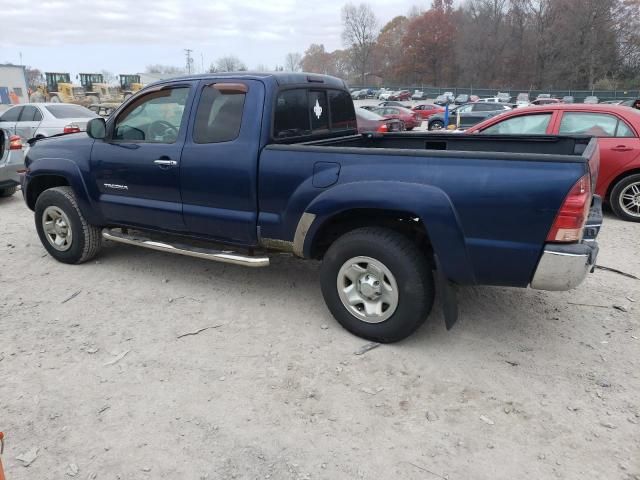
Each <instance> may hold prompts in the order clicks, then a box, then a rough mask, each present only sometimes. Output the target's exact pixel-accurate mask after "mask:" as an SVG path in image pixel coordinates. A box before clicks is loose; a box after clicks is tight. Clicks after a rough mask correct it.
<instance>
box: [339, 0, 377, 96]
mask: <svg viewBox="0 0 640 480" xmlns="http://www.w3.org/2000/svg"><path fill="white" fill-rule="evenodd" d="M342 26H343V31H342V41H343V43H344V45H345V47H347V48H348V49H349V50H350V51H351V55H352V59H353V63H354V66H356V67H357V68H355V70H356V71H357V72H358V74H359V75H360V81H361V84H362V85H364V83H365V75H366V73H367V67H368V65H369V60H370V58H371V54H372V53H373V49H374V45H375V41H376V36H377V28H378V22H377V20H376V16H375V15H374V13H373V10H372V9H371V7H370V6H369V5H368V4H366V3H361V4H360V5H358V6H356V5H354V4H352V3H348V4H346V5H345V6H344V7H342Z"/></svg>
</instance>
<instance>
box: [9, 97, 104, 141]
mask: <svg viewBox="0 0 640 480" xmlns="http://www.w3.org/2000/svg"><path fill="white" fill-rule="evenodd" d="M95 117H97V115H96V114H95V113H94V112H92V111H91V110H89V109H88V108H85V107H83V106H81V105H74V104H72V103H23V104H20V105H15V106H13V107H11V108H10V109H8V110H6V111H4V112H3V113H2V115H1V116H0V128H4V129H5V130H8V131H9V134H10V135H18V136H19V137H20V138H22V139H23V140H25V141H26V140H29V139H31V138H43V137H50V136H52V135H58V134H60V133H75V132H82V131H85V130H86V129H87V122H88V121H89V120H91V119H92V118H95Z"/></svg>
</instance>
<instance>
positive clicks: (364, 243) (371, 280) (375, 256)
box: [321, 227, 435, 343]
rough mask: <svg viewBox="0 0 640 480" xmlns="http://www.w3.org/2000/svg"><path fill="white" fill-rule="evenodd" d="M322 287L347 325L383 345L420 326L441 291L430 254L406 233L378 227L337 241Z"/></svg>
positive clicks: (327, 260)
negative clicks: (425, 253) (430, 263)
mask: <svg viewBox="0 0 640 480" xmlns="http://www.w3.org/2000/svg"><path fill="white" fill-rule="evenodd" d="M321 286H322V294H323V296H324V299H325V302H326V304H327V307H328V308H329V310H330V311H331V313H332V314H333V316H334V317H335V318H336V320H338V322H339V323H340V324H341V325H342V326H343V327H344V328H346V329H347V330H349V331H350V332H351V333H353V334H355V335H358V336H359V337H362V338H366V339H368V340H373V341H376V342H381V343H390V342H396V341H398V340H402V339H403V338H406V337H407V336H409V335H411V334H412V333H413V332H414V331H415V330H416V329H418V327H420V325H422V323H424V321H425V320H426V318H427V316H428V315H429V312H430V311H431V307H432V306H433V298H434V294H435V286H434V281H433V275H432V273H431V266H430V265H429V262H428V261H427V258H426V257H425V255H424V253H423V252H422V251H420V249H419V248H418V247H417V246H416V245H415V244H414V243H413V242H412V241H411V240H409V239H408V238H407V237H405V236H404V235H402V234H400V233H398V232H396V231H394V230H389V229H386V228H378V227H366V228H360V229H357V230H353V231H351V232H349V233H346V234H345V235H343V236H342V237H340V238H339V239H338V240H336V241H335V242H334V243H333V244H332V245H331V247H330V248H329V250H328V251H327V253H326V255H325V257H324V260H323V263H322V269H321Z"/></svg>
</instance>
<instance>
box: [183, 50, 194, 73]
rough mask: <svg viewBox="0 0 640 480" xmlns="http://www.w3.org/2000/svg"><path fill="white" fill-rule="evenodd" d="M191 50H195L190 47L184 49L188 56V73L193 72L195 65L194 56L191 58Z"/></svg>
mask: <svg viewBox="0 0 640 480" xmlns="http://www.w3.org/2000/svg"><path fill="white" fill-rule="evenodd" d="M191 52H193V50H191V49H190V48H185V49H184V53H185V55H186V57H187V73H188V74H191V69H192V67H193V58H191Z"/></svg>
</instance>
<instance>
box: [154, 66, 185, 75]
mask: <svg viewBox="0 0 640 480" xmlns="http://www.w3.org/2000/svg"><path fill="white" fill-rule="evenodd" d="M145 71H146V72H147V73H171V74H173V73H175V74H178V73H184V69H183V68H180V67H174V66H173V65H161V64H159V63H156V64H154V65H147V68H146V69H145Z"/></svg>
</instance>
